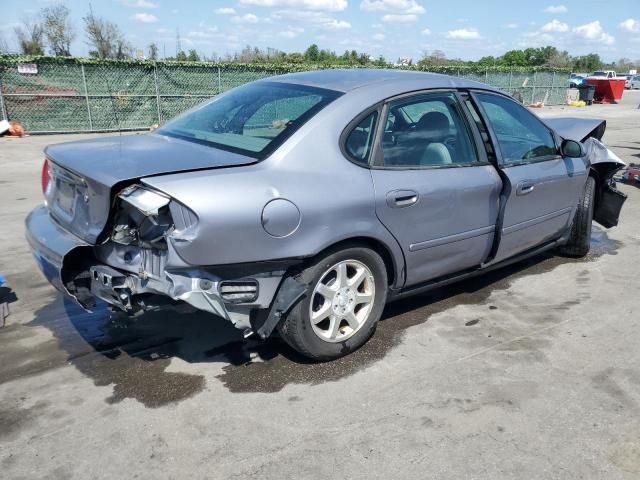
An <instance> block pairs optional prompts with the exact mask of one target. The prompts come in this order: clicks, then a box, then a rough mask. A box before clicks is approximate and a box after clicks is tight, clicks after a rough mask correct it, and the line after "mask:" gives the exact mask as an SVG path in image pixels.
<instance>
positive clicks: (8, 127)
mask: <svg viewBox="0 0 640 480" xmlns="http://www.w3.org/2000/svg"><path fill="white" fill-rule="evenodd" d="M25 135H26V132H25V130H24V127H23V126H22V125H20V124H19V123H18V122H15V121H13V120H12V121H10V122H7V121H6V120H0V137H15V138H20V137H24V136H25Z"/></svg>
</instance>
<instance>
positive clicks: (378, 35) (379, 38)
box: [372, 33, 385, 42]
mask: <svg viewBox="0 0 640 480" xmlns="http://www.w3.org/2000/svg"><path fill="white" fill-rule="evenodd" d="M372 38H373V39H374V40H378V41H380V42H381V41H382V40H384V39H385V35H384V33H376V34H375V35H374V36H373V37H372Z"/></svg>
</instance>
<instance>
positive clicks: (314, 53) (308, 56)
mask: <svg viewBox="0 0 640 480" xmlns="http://www.w3.org/2000/svg"><path fill="white" fill-rule="evenodd" d="M304 59H305V60H306V61H307V62H310V63H314V62H317V61H318V60H319V59H320V49H319V48H318V45H316V44H315V43H314V44H312V45H310V46H309V48H307V50H305V52H304Z"/></svg>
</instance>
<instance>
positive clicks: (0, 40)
mask: <svg viewBox="0 0 640 480" xmlns="http://www.w3.org/2000/svg"><path fill="white" fill-rule="evenodd" d="M0 53H9V45H8V44H7V41H6V40H5V39H4V36H3V35H2V34H1V33H0Z"/></svg>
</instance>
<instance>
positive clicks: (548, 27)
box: [542, 20, 569, 33]
mask: <svg viewBox="0 0 640 480" xmlns="http://www.w3.org/2000/svg"><path fill="white" fill-rule="evenodd" d="M542 31H543V32H555V33H565V32H568V31H569V25H567V24H566V23H563V22H560V21H558V20H551V21H550V22H549V23H546V24H544V25H543V26H542Z"/></svg>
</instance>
